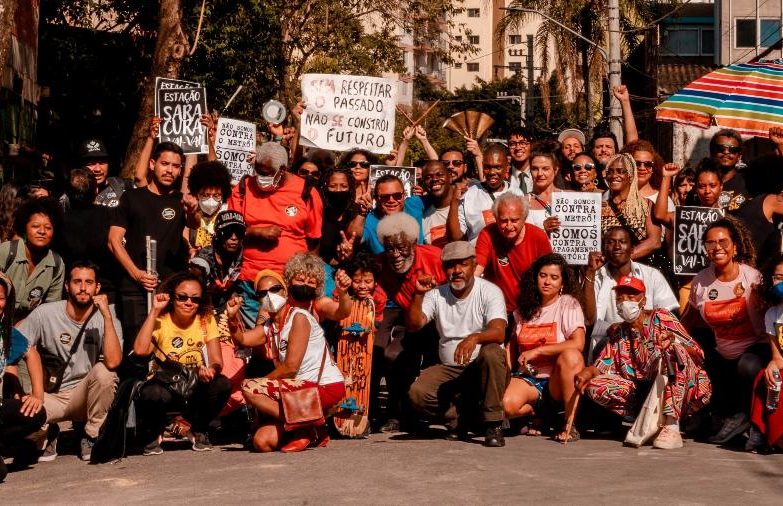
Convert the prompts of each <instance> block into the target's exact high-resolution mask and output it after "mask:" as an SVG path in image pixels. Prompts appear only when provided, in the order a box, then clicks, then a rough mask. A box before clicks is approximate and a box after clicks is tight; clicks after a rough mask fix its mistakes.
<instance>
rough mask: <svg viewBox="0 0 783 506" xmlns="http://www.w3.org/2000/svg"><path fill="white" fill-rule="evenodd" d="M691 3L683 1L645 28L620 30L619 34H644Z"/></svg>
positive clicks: (688, 0)
mask: <svg viewBox="0 0 783 506" xmlns="http://www.w3.org/2000/svg"><path fill="white" fill-rule="evenodd" d="M692 1H693V0H685V1H684V2H683V3H681V4H680V5H678V6H677V7H675V8H674V9H672V10H670V11H669V12H667V13H666V14H664V15H663V16H661V17H660V18H658V19H656V20H655V21H650V23H648V24H647V25H646V26H642V27H640V28H631V29H630V30H620V33H636V32H644V31H647V30H649V29H650V28H653V27H655V25H657V24H658V23H660V22H661V21H663V20H664V19H666V18H668V17H669V16H671V15H672V14H674V13H676V12H677V11H679V10H680V9H682V8H683V7H685V6H686V5H688V4H689V3H691V2H692Z"/></svg>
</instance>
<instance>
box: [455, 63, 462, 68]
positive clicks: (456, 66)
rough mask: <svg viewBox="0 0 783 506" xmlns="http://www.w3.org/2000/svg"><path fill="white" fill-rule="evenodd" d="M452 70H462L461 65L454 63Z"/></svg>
mask: <svg viewBox="0 0 783 506" xmlns="http://www.w3.org/2000/svg"><path fill="white" fill-rule="evenodd" d="M454 68H455V69H461V68H462V63H455V64H454Z"/></svg>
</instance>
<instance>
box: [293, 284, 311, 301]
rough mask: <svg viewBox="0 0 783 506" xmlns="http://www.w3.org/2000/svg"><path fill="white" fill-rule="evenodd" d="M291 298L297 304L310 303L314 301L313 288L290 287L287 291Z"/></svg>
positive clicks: (303, 286)
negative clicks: (297, 302) (296, 301)
mask: <svg viewBox="0 0 783 506" xmlns="http://www.w3.org/2000/svg"><path fill="white" fill-rule="evenodd" d="M288 291H289V292H290V293H291V297H293V298H294V299H295V300H298V301H299V302H310V301H311V300H313V299H315V288H313V287H312V286H308V285H291V286H290V287H289V289H288Z"/></svg>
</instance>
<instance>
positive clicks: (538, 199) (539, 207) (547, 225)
mask: <svg viewBox="0 0 783 506" xmlns="http://www.w3.org/2000/svg"><path fill="white" fill-rule="evenodd" d="M559 171H560V165H559V162H558V160H557V156H555V155H554V154H553V153H550V152H546V151H539V150H537V149H534V150H533V153H532V154H531V155H530V175H531V176H532V177H533V189H532V191H531V192H530V193H529V194H528V201H529V203H530V207H529V208H530V211H529V212H528V215H527V222H528V223H531V224H533V225H535V226H537V227H539V228H541V229H542V230H544V231H545V232H546V233H547V234H550V233H552V231H554V230H556V229H557V228H558V227H560V219H559V218H558V217H557V216H553V215H552V194H553V193H554V192H559V191H561V190H560V188H557V187H556V186H555V182H556V180H557V175H558V172H559Z"/></svg>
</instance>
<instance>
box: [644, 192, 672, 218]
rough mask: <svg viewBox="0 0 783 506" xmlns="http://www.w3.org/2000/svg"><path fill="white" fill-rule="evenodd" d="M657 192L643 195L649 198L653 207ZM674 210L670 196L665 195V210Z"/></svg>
mask: <svg viewBox="0 0 783 506" xmlns="http://www.w3.org/2000/svg"><path fill="white" fill-rule="evenodd" d="M658 193H659V192H655V193H653V194H652V195H648V196H647V197H645V198H646V199H647V200H649V201H650V202H652V203H653V208H654V207H655V201H656V200H658ZM674 210H675V209H674V201H673V200H672V198H671V197H667V198H666V212H667V213H673V212H674Z"/></svg>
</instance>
